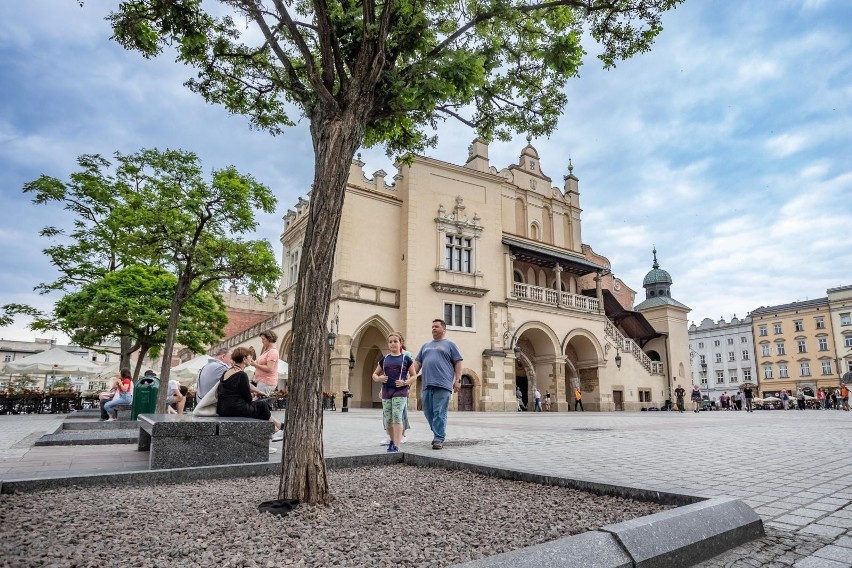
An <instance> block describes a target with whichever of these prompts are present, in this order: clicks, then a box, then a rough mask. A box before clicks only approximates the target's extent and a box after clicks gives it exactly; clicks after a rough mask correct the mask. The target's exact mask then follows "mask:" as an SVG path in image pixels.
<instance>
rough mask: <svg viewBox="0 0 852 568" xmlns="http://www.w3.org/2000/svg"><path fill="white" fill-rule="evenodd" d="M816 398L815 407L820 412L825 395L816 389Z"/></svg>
mask: <svg viewBox="0 0 852 568" xmlns="http://www.w3.org/2000/svg"><path fill="white" fill-rule="evenodd" d="M816 398H817V405H816V407H817V410H820V409H822V407H823V406H824V405H825V393H824V392H823V391H822V389H817V395H816Z"/></svg>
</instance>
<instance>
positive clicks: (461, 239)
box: [432, 196, 487, 297]
mask: <svg viewBox="0 0 852 568" xmlns="http://www.w3.org/2000/svg"><path fill="white" fill-rule="evenodd" d="M465 208H466V207H465V204H464V200H463V199H462V198H461V197H460V196H459V197H456V200H455V206H454V207H453V210H452V212H448V211H447V210H446V209H445V208H444V205H443V204H442V205H440V206H439V207H438V216H437V217H435V225H436V229H437V235H436V236H437V239H438V243H437V245H438V246H437V255H436V256H437V258H436V263H435V265H436V269H435V270H436V272H437V278H436V281H435V282H433V283H432V287H433V288H435V290H437V291H439V292H442V293H446V292H449V293H451V294H462V295H465V296H475V297H481V296H483V295H484V294H485V293H486V292H487V290H483V289H481V286H482V278H483V276H482V272H481V271H480V270H479V267H480V266H481V263H480V259H479V254H478V253H479V245H480V242H479V241H480V236H481V235H482V229H483V227H482V224H481V223H480V219H479V215H477V214H474V215H473V217H472V218H471V217H468V215H467V214H466V213H465Z"/></svg>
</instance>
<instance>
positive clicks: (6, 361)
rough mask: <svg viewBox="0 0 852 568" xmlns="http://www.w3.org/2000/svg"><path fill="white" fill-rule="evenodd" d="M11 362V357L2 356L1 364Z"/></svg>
mask: <svg viewBox="0 0 852 568" xmlns="http://www.w3.org/2000/svg"><path fill="white" fill-rule="evenodd" d="M11 360H12V356H11V355H4V356H3V362H4V363H8V362H9V361H11Z"/></svg>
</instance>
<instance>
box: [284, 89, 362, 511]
mask: <svg viewBox="0 0 852 568" xmlns="http://www.w3.org/2000/svg"><path fill="white" fill-rule="evenodd" d="M359 103H360V104H359V105H358V106H359V107H360V108H359V109H356V110H354V111H353V110H352V109H351V108H350V109H349V110H348V111H344V112H343V113H342V115H338V116H332V117H325V116H313V117H311V137H312V139H313V144H314V185H313V190H312V193H311V206H310V217H309V219H308V224H307V228H306V234H305V240H304V244H303V245H302V259H301V264H300V267H299V281H298V284H297V286H296V298H295V306H296V309H295V313H294V317H293V348H292V353H291V359H290V386H289V394H288V397H287V398H288V402H287V414H286V422H285V427H284V451H283V453H282V456H281V463H282V466H281V483H280V485H279V488H278V498H279V499H298V500H299V501H300V502H302V503H327V502H328V499H329V494H328V479H327V478H326V471H325V460H324V456H323V442H322V419H323V416H322V378H323V374H324V370H325V368H326V365H327V364H328V353H329V351H328V344H327V343H326V337H327V333H328V330H327V329H326V327H325V325H326V322H327V320H328V308H329V295H330V293H331V283H332V269H333V267H334V251H335V248H336V246H337V232H338V229H339V227H340V216H341V214H342V212H343V198H344V194H345V191H346V181H347V179H348V176H349V167H350V164H351V163H352V158H353V156H354V155H355V151H356V150H357V149H358V147H359V146H360V144H361V141H362V140H363V134H364V124H365V122H366V120H365V118H364V110H363V109H365V108H369V107H368V106H367V105H368V101H367V100H362V101H359Z"/></svg>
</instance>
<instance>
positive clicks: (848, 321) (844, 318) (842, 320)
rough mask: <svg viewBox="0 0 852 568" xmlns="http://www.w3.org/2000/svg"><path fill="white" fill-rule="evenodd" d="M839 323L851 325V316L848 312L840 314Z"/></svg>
mask: <svg viewBox="0 0 852 568" xmlns="http://www.w3.org/2000/svg"><path fill="white" fill-rule="evenodd" d="M840 325H852V317H850V315H849V313H848V312H847V313H845V314H840Z"/></svg>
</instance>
